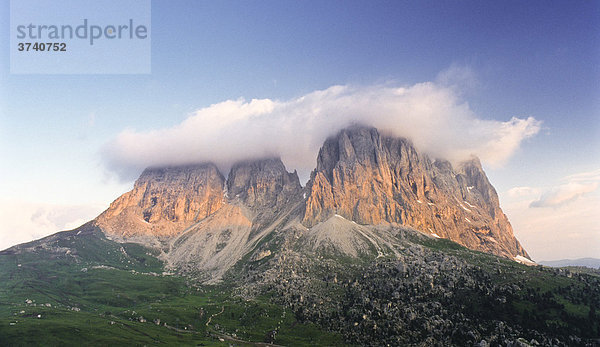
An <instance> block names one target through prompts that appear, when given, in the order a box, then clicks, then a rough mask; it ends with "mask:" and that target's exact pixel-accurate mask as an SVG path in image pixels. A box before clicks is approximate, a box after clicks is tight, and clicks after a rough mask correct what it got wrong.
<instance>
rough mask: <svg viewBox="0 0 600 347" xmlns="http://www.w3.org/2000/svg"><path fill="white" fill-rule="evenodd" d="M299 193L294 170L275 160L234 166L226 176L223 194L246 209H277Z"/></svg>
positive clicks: (249, 162) (298, 182) (247, 162)
mask: <svg viewBox="0 0 600 347" xmlns="http://www.w3.org/2000/svg"><path fill="white" fill-rule="evenodd" d="M301 190H302V186H301V185H300V180H299V179H298V174H297V173H296V171H294V172H292V173H290V172H287V170H286V168H285V166H284V165H283V162H282V161H281V159H279V158H268V159H261V160H254V161H244V162H239V163H236V164H235V165H234V166H233V167H232V168H231V171H230V172H229V175H228V177H227V195H228V196H229V198H230V199H231V200H232V201H240V202H242V203H243V204H245V205H246V206H248V207H250V208H260V207H274V206H281V205H283V204H285V203H286V202H288V201H289V200H290V199H292V197H293V196H297V195H298V194H299V193H300V192H301Z"/></svg>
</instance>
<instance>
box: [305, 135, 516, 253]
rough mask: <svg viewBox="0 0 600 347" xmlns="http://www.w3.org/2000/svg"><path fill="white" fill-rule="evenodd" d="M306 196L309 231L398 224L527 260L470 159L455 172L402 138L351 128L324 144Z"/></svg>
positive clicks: (492, 191) (493, 194)
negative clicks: (342, 221) (341, 223)
mask: <svg viewBox="0 0 600 347" xmlns="http://www.w3.org/2000/svg"><path fill="white" fill-rule="evenodd" d="M307 190H308V192H309V195H308V198H307V201H306V212H305V215H304V218H303V221H302V223H303V224H304V225H305V226H307V227H312V226H314V225H316V224H318V223H320V222H324V221H326V220H328V219H329V218H331V217H332V216H333V215H334V214H338V215H340V216H342V217H344V218H346V219H348V220H351V221H355V222H356V223H359V224H370V225H377V224H381V223H398V224H402V225H405V226H409V227H412V228H415V229H417V230H420V231H423V232H428V233H431V234H435V235H436V236H439V237H444V238H448V239H451V240H453V241H455V242H457V243H460V244H462V245H464V246H466V247H468V248H471V249H476V250H481V251H485V252H489V253H493V254H497V255H501V256H505V257H509V258H513V257H515V256H516V255H523V256H527V253H526V252H525V250H524V249H523V248H522V247H521V245H520V244H519V242H518V241H517V240H516V238H515V237H514V235H513V231H512V228H511V226H510V223H509V222H508V219H507V218H506V216H505V215H504V213H502V210H501V209H500V206H499V202H498V196H497V194H496V191H495V189H494V188H493V187H492V185H491V184H490V183H489V181H488V179H487V177H486V175H485V173H484V172H483V169H482V168H481V164H480V163H479V160H478V159H476V158H473V159H471V160H469V161H467V162H464V163H462V164H461V165H460V166H459V167H458V168H456V169H454V168H453V167H452V165H451V164H450V163H449V162H447V161H443V160H435V161H432V160H430V159H429V158H428V157H427V156H425V155H422V154H419V153H418V152H417V151H416V149H415V148H414V147H413V146H412V144H411V143H410V142H409V141H407V140H405V139H399V138H393V137H388V136H382V135H381V134H380V133H379V132H378V131H377V130H376V129H374V128H367V127H351V128H348V129H345V130H342V131H341V132H340V133H339V134H337V136H335V137H332V138H329V139H327V141H325V144H324V145H323V147H322V148H321V150H320V152H319V156H318V158H317V168H316V169H315V170H314V171H313V173H312V174H311V179H310V181H309V182H308V184H307Z"/></svg>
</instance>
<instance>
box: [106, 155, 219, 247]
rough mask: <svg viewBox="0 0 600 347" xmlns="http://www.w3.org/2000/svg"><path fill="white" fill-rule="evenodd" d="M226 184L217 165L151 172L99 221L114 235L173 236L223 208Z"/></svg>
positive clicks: (148, 171) (156, 169)
mask: <svg viewBox="0 0 600 347" xmlns="http://www.w3.org/2000/svg"><path fill="white" fill-rule="evenodd" d="M224 184H225V178H224V177H223V175H222V174H221V173H220V172H219V170H218V169H217V167H216V166H215V165H213V164H202V165H194V166H182V167H169V168H149V169H146V170H144V172H143V173H142V175H141V176H140V178H139V179H138V180H137V181H136V182H135V185H134V187H133V190H131V191H130V192H127V193H125V194H123V195H122V196H121V197H119V198H118V199H117V200H115V201H114V202H113V203H112V204H111V205H110V207H109V208H108V209H107V210H106V211H104V212H103V213H102V214H101V215H100V216H98V218H97V219H96V221H97V223H98V225H99V226H100V227H101V228H102V229H103V230H104V231H105V232H107V233H108V234H113V235H120V236H136V235H147V234H150V235H154V236H173V235H176V234H178V233H180V232H181V231H182V230H183V229H185V228H186V227H187V226H189V225H191V224H193V223H195V222H197V221H200V220H202V219H204V218H206V217H208V216H209V215H211V214H213V213H214V212H215V211H217V210H219V209H220V208H221V207H222V206H223V203H224V201H223V185H224Z"/></svg>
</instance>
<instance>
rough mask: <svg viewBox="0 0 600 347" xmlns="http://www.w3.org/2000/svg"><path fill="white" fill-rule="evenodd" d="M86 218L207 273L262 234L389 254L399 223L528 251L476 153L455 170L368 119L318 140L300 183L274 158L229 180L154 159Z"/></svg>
mask: <svg viewBox="0 0 600 347" xmlns="http://www.w3.org/2000/svg"><path fill="white" fill-rule="evenodd" d="M95 223H96V224H97V225H98V226H99V227H100V228H101V229H102V230H103V231H104V232H105V233H106V234H107V235H109V236H112V237H116V238H118V239H123V240H128V241H133V242H141V243H144V244H146V245H150V246H154V247H158V248H160V249H161V250H162V251H163V255H162V257H163V259H164V260H165V261H166V262H167V264H169V266H171V267H172V268H174V269H178V270H180V271H183V272H188V273H194V274H196V275H197V276H198V277H199V278H203V279H204V280H206V281H208V282H210V281H214V280H218V279H219V278H221V276H223V275H224V274H225V273H226V271H227V270H228V269H229V268H231V267H232V266H234V265H235V264H236V262H237V261H239V260H240V259H242V258H244V257H245V256H246V255H248V254H250V253H252V252H255V253H256V252H258V253H256V254H254V255H252V254H251V256H250V259H263V258H266V257H270V256H273V252H274V249H275V248H273V249H271V248H272V247H271V246H269V247H267V246H265V244H264V242H263V241H264V240H267V239H272V238H270V237H267V236H269V235H271V236H273V235H275V234H277V235H281V234H286V233H287V234H289V235H292V236H290V237H289V238H287V239H286V240H288V241H286V242H288V243H289V244H286V246H285V247H291V248H298V249H308V250H309V251H310V252H312V251H317V250H327V249H330V250H334V251H335V252H337V253H339V254H345V255H348V256H351V257H357V256H364V255H365V254H366V255H369V254H372V255H373V256H376V257H383V256H391V257H396V256H397V255H398V253H397V250H396V249H395V246H394V243H395V241H394V240H395V236H394V232H393V231H392V229H394V228H396V227H397V226H399V225H401V226H405V227H411V228H413V229H417V230H419V231H421V232H423V233H425V234H428V235H430V236H431V237H442V238H448V239H450V240H453V241H455V242H457V243H460V244H462V245H464V246H466V247H468V248H471V249H475V250H481V251H484V252H489V253H493V254H496V255H500V256H504V257H508V258H511V259H513V258H514V257H515V256H518V255H519V256H525V257H528V256H527V253H526V252H525V251H524V250H523V248H522V247H521V246H520V244H519V242H518V241H517V240H516V239H515V237H514V235H513V232H512V229H511V226H510V223H509V222H508V220H507V218H506V216H505V215H504V214H503V213H502V210H501V209H500V207H499V203H498V196H497V194H496V191H495V190H494V188H493V187H492V186H491V184H490V183H489V181H488V179H487V177H486V176H485V173H484V172H483V170H482V168H481V164H480V163H479V160H478V159H476V158H473V159H472V160H469V161H467V162H464V163H462V164H461V165H459V166H458V167H456V168H453V167H452V165H451V164H450V163H449V162H447V161H443V160H433V161H432V160H431V159H429V158H428V157H427V156H426V155H423V154H420V153H418V152H417V150H416V149H415V148H414V147H413V146H412V144H411V143H410V142H409V141H408V140H406V139H401V138H394V137H390V136H383V135H381V134H380V133H379V132H378V131H377V130H376V129H374V128H368V127H351V128H347V129H345V130H342V131H341V132H340V133H338V134H337V136H335V137H331V138H329V139H327V140H326V141H325V143H324V144H323V147H322V148H321V150H320V152H319V155H318V158H317V167H316V169H315V170H314V171H313V172H312V174H311V178H310V180H309V182H308V183H307V186H306V187H305V188H302V186H301V185H300V182H299V180H298V175H297V173H296V172H293V173H290V172H288V171H287V170H286V168H285V166H284V164H283V163H282V162H281V160H280V159H277V158H268V159H262V160H254V161H244V162H239V163H237V164H235V165H233V167H232V168H231V170H230V172H229V175H228V176H227V179H225V178H224V176H223V175H222V174H221V173H220V172H219V170H218V169H217V167H216V166H215V165H213V164H210V163H207V164H202V165H194V166H183V167H170V168H152V169H147V170H145V171H144V173H142V175H141V176H140V178H139V179H138V180H137V181H136V183H135V185H134V188H133V190H132V191H130V192H128V193H125V194H123V195H122V196H121V197H119V198H118V199H117V200H115V201H114V202H113V203H112V204H111V206H110V207H109V208H108V209H107V210H106V211H105V212H103V213H102V214H101V215H100V216H98V218H97V219H96V220H95ZM396 229H397V228H396ZM270 247H271V248H270ZM273 247H275V246H273ZM277 247H279V246H277ZM369 252H371V253H369ZM260 254H262V256H259V255H260ZM265 254H268V255H265Z"/></svg>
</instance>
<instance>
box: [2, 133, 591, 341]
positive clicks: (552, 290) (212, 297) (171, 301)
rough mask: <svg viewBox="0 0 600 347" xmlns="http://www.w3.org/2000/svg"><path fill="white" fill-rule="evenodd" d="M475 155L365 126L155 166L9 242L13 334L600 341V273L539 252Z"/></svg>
mask: <svg viewBox="0 0 600 347" xmlns="http://www.w3.org/2000/svg"><path fill="white" fill-rule="evenodd" d="M520 262H529V259H528V255H527V253H526V252H525V250H524V249H523V248H522V247H521V246H520V244H519V243H518V241H517V240H516V239H515V237H514V235H513V233H512V229H511V227H510V223H509V222H508V220H507V218H506V216H505V215H504V214H503V213H502V210H501V209H500V207H499V203H498V197H497V194H496V192H495V190H494V188H493V187H492V185H491V184H490V182H489V181H488V179H487V177H486V175H485V173H484V172H483V169H482V168H481V164H480V163H479V161H478V160H477V159H476V158H472V159H470V160H468V161H466V162H463V163H460V164H458V165H456V166H453V165H452V164H451V163H449V162H447V161H444V160H441V159H431V158H429V157H428V156H427V155H425V154H423V153H419V152H418V151H417V150H416V148H415V147H414V146H413V145H412V144H411V143H410V141H408V140H406V139H401V138H396V137H393V136H389V135H385V134H382V133H381V132H380V131H378V130H376V129H374V128H369V127H362V126H354V127H350V128H347V129H344V130H342V131H340V132H339V133H338V134H336V135H335V136H332V137H330V138H328V139H327V140H326V141H325V143H324V144H323V146H322V148H321V149H320V151H319V153H318V156H317V165H316V168H315V170H314V171H313V172H312V173H311V177H310V179H309V181H308V183H307V184H306V186H305V187H302V186H301V184H300V182H299V179H298V175H297V173H296V172H288V171H287V169H286V168H285V165H284V164H283V162H282V161H281V160H280V159H278V158H264V159H257V160H247V161H242V162H239V163H236V164H234V165H233V166H232V167H231V169H230V171H229V173H228V174H227V176H224V175H223V174H222V173H221V172H220V171H219V169H218V168H217V166H216V165H214V164H212V163H203V164H197V165H187V166H180V167H165V168H148V169H146V170H145V171H144V172H143V173H142V175H141V176H140V178H139V179H138V180H137V181H136V182H135V184H134V187H133V189H132V190H131V191H130V192H128V193H125V194H123V195H122V196H121V197H119V198H118V199H117V200H115V201H114V202H113V203H112V204H111V205H110V207H109V208H108V209H107V210H106V211H104V212H103V213H102V214H101V215H100V216H98V217H97V218H96V219H94V220H93V221H90V222H89V223H86V224H85V225H83V226H81V227H79V228H77V229H74V230H70V231H63V232H59V233H56V234H54V235H51V236H49V237H46V238H43V239H40V240H36V241H32V242H29V243H26V244H22V245H17V246H14V247H11V248H9V249H7V250H4V251H2V252H0V345H20V344H25V345H42V344H43V345H48V344H50V345H81V344H83V343H85V344H88V345H107V344H110V345H131V344H132V343H134V344H140V345H143V344H146V345H156V344H165V343H166V344H171V345H226V344H234V345H254V344H256V345H264V344H279V345H294V346H302V345H306V346H315V345H327V346H331V345H394V346H395V345H409V346H413V345H414V346H423V345H443V346H465V345H479V346H486V345H495V346H496V345H498V346H499V345H502V346H524V345H538V344H541V345H556V346H566V345H573V346H594V345H597V343H598V341H599V340H598V338H599V336H600V314H598V312H597V310H598V308H600V276H599V275H598V274H597V273H595V272H586V271H579V270H578V269H576V268H573V269H571V268H569V269H562V268H561V269H552V268H547V267H543V266H531V265H535V264H534V263H531V262H529V263H530V264H529V265H530V266H526V265H523V264H521V263H520Z"/></svg>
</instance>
